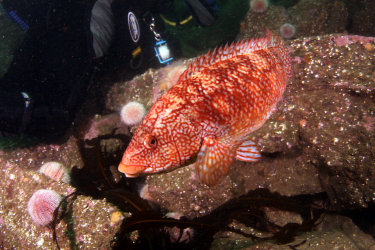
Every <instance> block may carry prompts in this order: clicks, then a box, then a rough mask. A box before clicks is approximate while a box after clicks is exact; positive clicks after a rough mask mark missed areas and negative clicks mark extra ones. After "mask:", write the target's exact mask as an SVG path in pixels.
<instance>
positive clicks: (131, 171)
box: [118, 162, 147, 178]
mask: <svg viewBox="0 0 375 250" xmlns="http://www.w3.org/2000/svg"><path fill="white" fill-rule="evenodd" d="M146 168H147V167H146V166H142V165H125V164H123V163H122V162H121V163H120V165H119V166H118V170H119V171H120V172H122V173H124V174H125V176H126V177H130V178H135V177H138V176H139V175H140V174H141V173H142V172H143V171H144V170H145V169H146Z"/></svg>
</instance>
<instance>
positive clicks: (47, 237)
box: [0, 162, 119, 249]
mask: <svg viewBox="0 0 375 250" xmlns="http://www.w3.org/2000/svg"><path fill="white" fill-rule="evenodd" d="M0 169H1V171H2V181H1V182H0V227H1V228H2V230H1V231H0V238H1V242H2V246H3V247H4V249H11V248H19V249H54V248H56V243H55V242H54V241H53V239H52V231H51V230H50V229H49V228H47V227H41V226H37V225H36V224H35V223H34V222H33V220H32V219H31V217H30V215H29V213H28V212H27V203H28V200H29V199H30V197H31V196H32V195H33V193H34V192H35V191H36V190H39V189H50V190H54V191H56V192H57V193H59V194H61V195H63V196H66V195H69V194H71V193H73V192H74V191H75V189H74V188H73V187H71V186H70V185H69V184H66V183H63V182H56V181H53V180H51V179H50V178H48V177H46V176H44V175H43V174H40V173H38V172H35V171H30V170H29V171H24V170H23V169H21V168H20V167H19V166H17V165H15V164H9V163H5V162H1V163H0ZM68 200H69V199H68ZM68 207H70V209H71V212H70V213H68V215H66V216H65V217H63V220H61V221H60V222H59V223H57V224H56V235H57V240H58V244H59V245H60V247H61V248H62V249H70V248H71V247H72V246H73V245H74V246H76V247H84V248H86V249H93V248H95V249H98V248H100V247H107V248H108V249H109V248H110V241H111V240H112V239H113V236H114V234H115V233H116V232H117V230H118V229H119V223H118V221H117V223H112V224H111V219H110V218H111V217H110V215H111V214H112V213H114V212H116V211H118V209H116V208H115V207H114V206H112V205H110V204H109V203H107V202H105V201H102V200H94V199H93V198H92V197H87V196H82V195H80V196H78V197H77V198H76V199H74V200H71V204H70V205H68ZM69 232H71V233H69ZM21 236H22V237H21Z"/></svg>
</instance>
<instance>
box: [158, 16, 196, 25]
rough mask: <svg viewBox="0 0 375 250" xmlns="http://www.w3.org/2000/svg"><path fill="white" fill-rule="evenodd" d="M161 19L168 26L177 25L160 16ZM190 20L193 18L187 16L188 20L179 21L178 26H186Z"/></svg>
mask: <svg viewBox="0 0 375 250" xmlns="http://www.w3.org/2000/svg"><path fill="white" fill-rule="evenodd" d="M160 16H161V18H163V20H164V22H165V23H167V24H169V25H172V26H176V25H177V23H176V22H172V21H169V20H168V19H167V18H165V17H164V16H163V15H161V14H160ZM191 19H193V16H189V17H188V18H186V19H185V20H183V21H181V22H180V23H179V24H180V25H184V24H187V23H188V22H189V21H190V20H191Z"/></svg>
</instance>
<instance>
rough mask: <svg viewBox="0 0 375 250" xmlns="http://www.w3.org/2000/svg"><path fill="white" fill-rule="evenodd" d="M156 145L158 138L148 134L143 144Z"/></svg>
mask: <svg viewBox="0 0 375 250" xmlns="http://www.w3.org/2000/svg"><path fill="white" fill-rule="evenodd" d="M157 145H158V140H157V139H156V137H155V136H152V135H149V136H148V137H147V138H146V140H145V146H146V147H147V148H156V146H157Z"/></svg>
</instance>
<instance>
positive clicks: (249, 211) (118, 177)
mask: <svg viewBox="0 0 375 250" xmlns="http://www.w3.org/2000/svg"><path fill="white" fill-rule="evenodd" d="M253 2H255V1H253ZM257 2H258V3H253V6H252V8H251V7H250V1H248V0H246V1H243V0H219V1H218V6H219V10H220V16H219V18H218V20H217V21H216V23H215V24H214V25H212V26H210V27H206V28H201V27H199V26H198V25H196V23H194V21H191V22H189V23H187V24H186V25H184V26H183V27H182V28H181V27H176V26H173V25H169V24H168V23H165V26H166V32H168V33H169V34H171V35H173V36H175V37H176V38H177V39H178V40H179V42H180V44H181V58H178V60H177V59H176V60H175V61H174V62H173V63H172V64H170V65H169V66H167V67H164V68H158V69H154V68H151V69H148V70H147V71H146V72H144V73H141V74H140V73H138V72H137V73H134V72H128V71H121V69H116V70H111V69H110V68H111V65H113V64H115V62H109V63H108V66H106V67H104V69H103V70H101V72H99V74H98V75H97V76H96V77H95V78H94V79H93V81H94V86H93V87H92V89H90V92H89V94H88V96H87V98H86V102H85V103H84V105H83V107H82V108H81V109H80V111H79V112H78V114H77V116H76V118H75V120H74V123H73V124H72V126H71V128H70V130H69V131H68V132H67V134H66V135H64V136H63V137H61V138H53V139H52V140H51V139H48V140H43V139H41V138H37V137H32V136H28V135H21V136H19V137H0V170H1V175H0V176H1V179H2V181H1V182H0V193H1V195H0V248H1V249H57V248H60V249H375V240H374V237H375V228H374V225H375V203H374V201H375V155H374V153H375V151H374V149H375V138H374V132H375V99H374V95H375V92H374V89H375V66H374V65H375V38H374V37H375V2H374V1H373V0H299V1H298V0H293V1H289V0H281V1H276V0H274V1H269V2H268V3H267V6H263V5H262V3H263V1H260V0H259V1H257ZM176 5H177V7H176V8H181V9H183V8H184V4H183V3H182V1H181V2H178V1H176ZM181 11H182V12H183V10H181ZM183 14H184V15H185V13H183ZM165 18H166V19H168V20H170V19H173V16H168V15H166V16H165ZM266 28H268V29H270V30H273V31H274V32H276V33H278V34H280V35H281V36H282V37H283V38H284V40H285V43H286V45H287V46H288V47H289V48H290V51H291V57H292V61H293V69H294V77H293V78H292V80H291V81H290V82H289V83H288V85H287V89H286V91H285V93H284V96H283V99H282V100H281V101H280V102H279V104H278V105H277V108H276V110H275V111H274V113H273V114H272V116H271V117H270V119H269V120H268V121H267V122H266V123H265V125H264V126H263V127H262V128H261V129H259V130H258V131H256V132H254V133H253V134H252V135H251V137H252V138H253V139H254V141H255V142H257V144H258V147H259V148H260V150H261V152H262V159H261V160H260V161H259V162H255V163H245V162H241V161H235V163H234V164H233V166H232V169H231V171H230V174H229V176H227V177H225V178H223V180H221V181H220V182H219V184H218V185H216V186H213V187H208V186H206V185H204V184H202V183H201V182H200V181H199V180H198V179H197V178H196V176H195V167H194V165H193V164H192V165H189V166H186V167H183V168H178V169H176V170H174V171H171V172H168V173H159V174H154V175H147V176H142V177H139V178H135V179H133V178H126V177H125V176H124V175H123V174H122V173H120V172H118V170H117V166H118V164H119V162H120V161H121V158H122V155H123V153H124V151H125V149H126V147H127V145H128V144H129V142H130V140H131V138H132V135H133V133H134V131H135V130H136V126H133V125H126V124H125V123H124V122H123V121H122V120H121V117H120V112H121V109H122V107H123V106H124V105H126V104H127V103H129V102H138V103H140V104H142V105H143V106H144V107H145V111H146V112H147V111H148V110H149V109H150V108H151V107H152V105H153V104H154V103H155V101H156V100H157V99H158V98H159V97H160V96H161V95H162V94H163V93H165V92H166V91H167V90H168V89H169V88H170V87H171V85H173V84H171V82H173V81H176V78H177V79H178V77H179V75H180V74H181V73H182V72H183V71H184V70H185V69H186V68H187V66H188V65H189V63H191V62H192V61H193V60H194V57H196V56H198V55H200V54H204V53H207V52H208V51H209V50H212V49H213V48H215V47H216V46H221V45H225V44H227V43H229V44H230V43H231V42H233V41H241V40H243V39H249V38H253V37H259V36H262V35H263V32H264V30H265V29H266ZM0 32H1V36H0V39H1V40H0V58H1V60H0V64H1V66H0V76H3V75H4V73H5V72H6V71H7V69H8V67H9V65H10V64H11V62H12V60H13V57H14V54H15V51H16V50H17V49H18V48H19V46H20V44H21V43H22V39H23V38H24V36H25V31H24V30H23V29H22V28H20V27H19V25H18V24H17V23H15V22H12V21H11V20H10V19H9V18H8V17H7V16H6V14H5V12H4V11H2V12H0ZM46 164H47V165H46ZM42 166H45V167H42ZM46 169H47V170H46ZM51 171H52V173H51ZM56 172H57V173H56ZM38 190H49V191H52V190H53V191H54V192H53V193H50V192H48V193H47V194H48V195H45V196H43V197H42V198H43V199H44V200H43V199H42V200H41V201H39V202H38V201H37V202H36V203H35V204H37V205H34V206H35V207H37V208H38V209H40V210H41V211H42V212H41V213H42V215H46V214H49V216H50V217H49V218H47V219H46V220H47V222H44V221H43V220H42V219H41V218H39V217H38V216H37V217H38V218H39V220H38V218H37V219H35V218H33V217H32V215H31V212H30V207H31V206H33V203H32V201H33V200H34V199H32V198H33V197H36V196H37V194H39V193H38V192H37V191H38ZM57 206H58V209H56V207H57ZM46 216H47V215H46ZM48 219H49V220H50V221H48ZM36 220H37V221H36Z"/></svg>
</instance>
